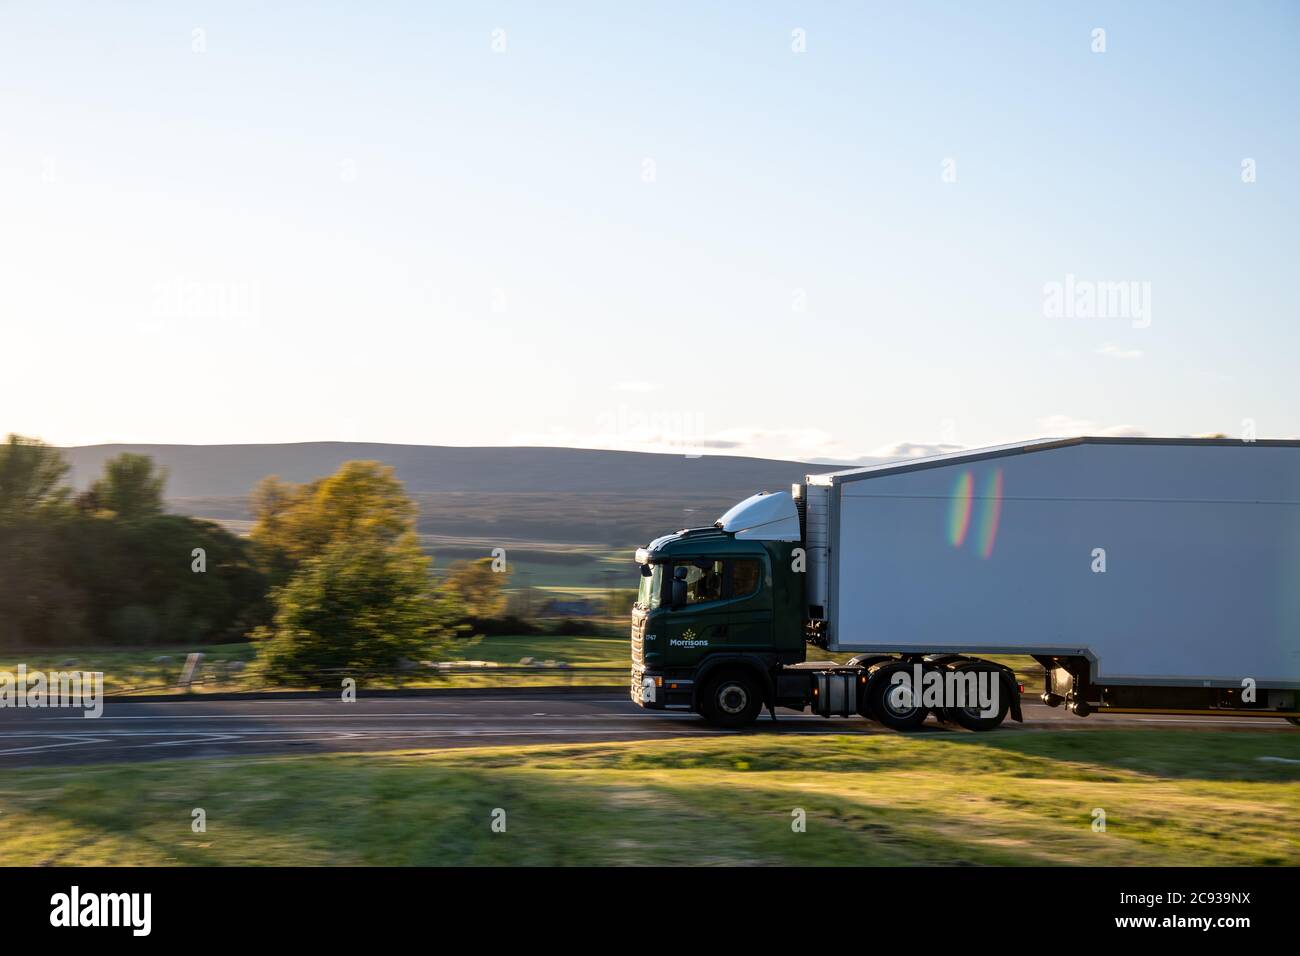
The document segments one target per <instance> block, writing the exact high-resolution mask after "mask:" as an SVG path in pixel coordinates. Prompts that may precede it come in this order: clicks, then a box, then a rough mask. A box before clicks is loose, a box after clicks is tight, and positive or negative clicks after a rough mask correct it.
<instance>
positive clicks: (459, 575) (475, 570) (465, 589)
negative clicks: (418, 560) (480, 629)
mask: <svg viewBox="0 0 1300 956" xmlns="http://www.w3.org/2000/svg"><path fill="white" fill-rule="evenodd" d="M492 565H493V559H492V558H478V559H477V560H474V561H457V562H455V563H454V564H452V566H451V567H450V568H449V569H448V574H447V580H446V582H445V584H444V587H445V588H446V589H447V592H448V593H449V594H451V595H453V596H455V597H456V598H457V600H459V602H460V603H461V605H462V606H463V607H464V609H465V614H466V616H467V617H469V618H476V619H480V620H481V619H483V618H492V617H500V616H501V615H502V614H503V613H505V609H506V595H505V583H506V579H507V578H508V577H509V572H508V571H494V570H492Z"/></svg>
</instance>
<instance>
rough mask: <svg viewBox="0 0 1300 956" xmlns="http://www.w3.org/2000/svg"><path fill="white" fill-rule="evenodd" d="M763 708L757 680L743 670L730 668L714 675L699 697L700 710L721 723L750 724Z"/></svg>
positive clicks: (704, 714)
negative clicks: (730, 669)
mask: <svg viewBox="0 0 1300 956" xmlns="http://www.w3.org/2000/svg"><path fill="white" fill-rule="evenodd" d="M762 709H763V693H762V691H761V690H760V689H759V686H758V681H757V680H756V679H755V678H754V677H753V676H752V675H750V674H747V673H745V672H744V671H729V672H727V673H725V674H720V675H719V676H717V677H714V678H712V679H711V680H710V681H709V682H708V684H706V685H705V687H704V693H703V694H702V695H701V697H700V714H701V716H703V717H704V719H705V720H707V721H708V722H709V723H711V724H716V725H717V726H719V727H747V726H748V725H750V724H752V723H753V722H754V720H755V719H756V718H757V717H758V712H759V711H760V710H762Z"/></svg>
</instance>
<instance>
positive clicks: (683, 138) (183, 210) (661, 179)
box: [0, 3, 1300, 460]
mask: <svg viewBox="0 0 1300 956" xmlns="http://www.w3.org/2000/svg"><path fill="white" fill-rule="evenodd" d="M699 6H700V5H693V4H680V5H679V4H609V5H598V4H583V5H565V6H559V5H553V6H549V5H548V6H546V7H545V8H544V7H543V5H540V4H523V3H519V4H472V5H471V4H456V5H450V4H449V5H438V4H401V3H388V4H371V5H362V4H297V3H278V4H253V3H220V4H217V3H211V4H205V3H170V4H167V5H166V6H165V7H163V6H157V7H151V6H149V5H145V4H125V3H123V4H60V5H54V4H36V3H6V4H4V5H2V6H0V354H2V355H4V356H5V362H4V367H5V375H4V376H3V378H0V429H4V430H13V431H18V432H21V433H24V434H34V435H38V436H41V437H44V438H46V439H47V440H50V441H54V442H57V443H61V444H73V443H87V442H101V441H163V442H192V443H213V442H237V441H302V440H318V439H347V440H373V441H395V442H416V443H427V444H463V445H490V444H517V443H529V444H572V445H582V446H599V447H629V448H644V449H651V450H673V451H677V450H687V451H724V450H725V451H733V452H737V453H743V454H761V455H773V456H789V457H801V458H809V459H812V458H822V459H835V460H851V459H854V458H857V457H861V456H870V455H874V454H881V453H885V452H888V451H890V450H891V449H896V448H897V447H898V446H899V445H900V443H916V444H917V445H921V446H931V445H934V444H936V443H943V444H959V445H966V446H975V445H983V444H991V443H996V442H1000V441H1006V440H1013V439H1017V438H1027V437H1036V436H1040V435H1049V434H1064V433H1069V432H1081V431H1087V432H1110V433H1141V434H1149V435H1182V434H1202V433H1207V432H1224V433H1227V434H1231V435H1237V434H1240V433H1241V431H1242V427H1243V424H1242V423H1243V421H1245V420H1247V419H1249V420H1250V421H1252V422H1253V423H1254V424H1255V428H1256V430H1257V434H1258V436H1259V437H1292V436H1296V435H1300V401H1297V398H1298V397H1300V396H1298V395H1297V386H1296V384H1295V381H1296V374H1295V368H1294V366H1295V359H1296V355H1297V352H1298V351H1300V350H1298V349H1297V348H1296V346H1297V340H1298V336H1297V332H1296V324H1297V318H1298V316H1297V306H1296V298H1295V296H1294V295H1293V292H1292V286H1293V284H1294V281H1295V280H1294V279H1293V278H1292V276H1293V275H1294V274H1295V271H1296V270H1295V266H1294V260H1295V254H1296V250H1297V243H1296V226H1295V223H1296V222H1298V221H1300V186H1297V178H1296V170H1297V169H1300V143H1298V142H1297V138H1298V137H1300V123H1298V122H1297V119H1298V118H1300V117H1297V106H1296V104H1297V102H1298V101H1300V100H1298V97H1297V93H1300V89H1298V88H1297V86H1298V84H1297V73H1298V70H1300V67H1297V62H1298V61H1300V57H1297V46H1298V43H1300V6H1297V5H1295V4H1285V3H1244V4H1237V5H1231V6H1229V5H1213V4H1188V3H1178V4H1175V3H1145V4H1142V5H1140V6H1138V7H1136V8H1135V5H1128V4H1101V5H1098V4H1077V5H1063V4H1029V3H1024V4H1020V3H1017V4H979V5H974V4H964V5H963V4H955V3H952V4H919V3H918V4H871V5H868V4H862V5H858V4H847V3H836V4H820V5H806V4H760V5H751V4H745V5H740V4H734V5H732V4H713V5H708V6H707V8H705V9H700V8H699ZM1098 28H1100V29H1104V30H1105V52H1103V53H1098V52H1093V49H1092V47H1093V45H1094V42H1095V41H1094V37H1093V31H1094V30H1096V29H1098ZM795 30H802V31H804V34H803V35H804V36H805V38H806V44H805V51H804V52H802V53H797V52H795V51H794V50H793V49H792V46H793V45H794V40H793V31H795ZM196 31H200V32H196ZM494 31H504V33H500V32H496V33H494ZM494 37H495V38H496V41H497V47H498V49H496V50H494V48H493V44H494ZM502 39H504V50H501V49H500V46H501V40H502ZM196 48H197V49H196ZM1244 160H1252V161H1253V163H1254V169H1255V173H1256V179H1255V181H1254V182H1249V183H1247V182H1243V180H1242V163H1243V161H1244ZM945 173H946V174H947V175H945ZM953 173H955V179H954V176H953V175H952V174H953ZM647 180H649V181H647ZM949 180H953V181H949ZM1068 276H1072V277H1074V280H1072V281H1077V282H1081V283H1084V284H1087V283H1125V284H1127V283H1136V284H1137V285H1136V286H1133V287H1132V288H1134V289H1135V290H1138V289H1141V290H1145V292H1146V294H1147V295H1149V301H1147V300H1144V301H1145V306H1146V309H1145V311H1144V312H1143V313H1142V314H1136V315H1134V314H1129V313H1128V312H1124V313H1121V314H1112V315H1099V316H1093V317H1074V318H1064V317H1059V316H1054V315H1050V314H1048V312H1049V310H1048V309H1047V308H1046V307H1045V287H1046V286H1047V285H1048V284H1050V283H1062V284H1063V283H1065V282H1066V281H1067V277H1068ZM1125 287H1126V288H1128V286H1127V285H1126V286H1125Z"/></svg>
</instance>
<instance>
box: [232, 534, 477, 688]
mask: <svg viewBox="0 0 1300 956" xmlns="http://www.w3.org/2000/svg"><path fill="white" fill-rule="evenodd" d="M429 565H430V561H429V558H428V557H426V556H425V555H424V554H422V553H421V552H420V550H419V548H418V547H417V546H416V545H415V542H414V540H413V539H404V540H402V541H401V542H398V543H394V542H391V541H388V540H385V538H384V537H383V536H382V535H381V534H378V533H376V532H374V531H373V530H371V531H368V532H363V533H362V534H361V535H360V537H348V538H340V539H338V540H336V541H333V542H331V543H330V544H329V545H327V546H326V548H325V549H324V551H323V552H322V553H321V554H319V555H317V556H314V557H310V558H307V559H306V560H305V561H304V562H303V564H302V566H301V567H299V569H298V570H297V571H296V572H295V573H294V574H293V576H292V577H291V578H290V579H289V582H288V583H287V584H286V585H285V586H284V587H283V588H281V589H279V590H278V591H277V592H276V595H275V604H276V611H275V619H274V623H273V624H272V626H270V627H262V628H259V629H258V630H257V631H256V632H254V634H253V637H254V639H255V640H261V641H263V642H264V643H263V645H262V647H261V649H260V651H259V653H258V665H257V666H258V670H259V673H260V674H261V675H262V676H263V677H264V678H265V679H267V680H269V681H271V682H273V683H278V684H291V685H301V686H333V687H337V686H338V682H339V680H340V676H341V675H339V674H338V673H329V672H330V671H337V670H339V669H346V670H348V671H351V672H353V673H354V674H356V675H357V676H364V675H365V674H367V673H388V672H392V671H393V670H395V669H396V668H397V667H398V666H399V665H401V664H402V663H403V662H404V661H414V660H419V659H420V658H422V657H427V656H429V655H431V654H434V653H435V652H436V651H437V649H438V648H439V647H440V646H441V645H442V644H443V643H444V642H445V641H446V640H448V639H449V638H450V637H451V636H452V634H453V627H452V622H453V620H454V618H455V617H456V612H455V610H454V609H453V607H452V605H451V604H450V603H449V602H448V601H447V600H445V599H444V598H442V597H440V596H439V595H438V594H437V593H436V592H435V591H434V589H433V587H432V584H431V579H430V576H429Z"/></svg>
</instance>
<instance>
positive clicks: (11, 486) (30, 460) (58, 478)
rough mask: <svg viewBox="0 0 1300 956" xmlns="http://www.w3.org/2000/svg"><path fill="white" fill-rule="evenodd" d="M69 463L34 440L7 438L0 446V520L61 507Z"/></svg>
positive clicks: (59, 454) (11, 436)
mask: <svg viewBox="0 0 1300 956" xmlns="http://www.w3.org/2000/svg"><path fill="white" fill-rule="evenodd" d="M67 474H68V463H67V462H66V461H64V460H63V454H62V453H61V452H60V451H59V450H58V449H57V448H51V447H50V446H49V445H47V444H45V442H43V441H40V440H38V439H35V438H23V437H22V436H20V435H10V436H9V438H8V440H7V441H6V442H5V443H4V444H3V445H0V521H10V520H14V519H17V518H22V517H26V516H32V515H37V514H41V513H48V512H49V511H50V510H52V509H55V508H57V507H58V506H60V505H62V504H64V503H65V502H66V501H67V500H68V497H69V495H70V494H71V489H69V488H68V486H67V485H66V484H64V478H65V477H66V476H67Z"/></svg>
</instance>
